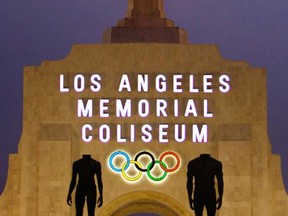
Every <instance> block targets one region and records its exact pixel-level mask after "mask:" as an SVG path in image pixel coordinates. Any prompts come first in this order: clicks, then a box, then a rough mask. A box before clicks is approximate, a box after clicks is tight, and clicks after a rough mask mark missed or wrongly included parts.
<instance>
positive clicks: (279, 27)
mask: <svg viewBox="0 0 288 216" xmlns="http://www.w3.org/2000/svg"><path fill="white" fill-rule="evenodd" d="M126 9H127V0H61V1H59V0H49V1H43V0H25V1H19V0H18V1H17V0H1V6H0V77H1V78H0V192H1V191H2V190H3V187H4V185H5V181H6V176H7V167H8V165H7V161H8V154H9V153H16V152H17V145H18V142H19V140H20V136H21V131H22V111H23V110H22V109H23V98H22V93H23V92H22V89H23V83H22V82H23V66H24V65H39V64H40V63H41V62H42V61H44V60H59V59H62V58H65V56H67V55H68V53H69V52H70V49H71V46H72V45H73V44H75V43H100V42H101V38H102V33H103V32H104V30H105V29H106V28H108V27H110V26H114V25H115V24H116V21H117V20H119V19H120V18H123V17H124V14H125V12H126ZM165 12H166V17H167V18H169V19H172V20H174V21H175V23H176V25H177V26H179V27H182V28H184V29H186V30H187V32H188V34H189V40H190V43H194V44H218V46H219V49H220V51H221V53H222V55H223V56H224V57H225V58H227V59H231V60H243V61H247V62H249V63H250V65H251V66H254V67H265V68H266V69H267V94H268V135H269V138H270V141H271V144H272V151H273V153H274V154H281V156H282V173H283V177H284V181H285V184H286V190H288V148H287V146H288V112H287V111H288V85H287V81H288V70H287V69H288V1H287V0H166V1H165Z"/></svg>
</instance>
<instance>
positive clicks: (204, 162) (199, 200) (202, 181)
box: [186, 154, 224, 216]
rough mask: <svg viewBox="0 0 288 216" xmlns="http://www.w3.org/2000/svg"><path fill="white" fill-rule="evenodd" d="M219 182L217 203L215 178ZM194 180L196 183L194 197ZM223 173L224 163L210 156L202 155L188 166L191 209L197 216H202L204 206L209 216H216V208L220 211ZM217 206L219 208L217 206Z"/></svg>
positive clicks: (188, 190) (188, 189)
mask: <svg viewBox="0 0 288 216" xmlns="http://www.w3.org/2000/svg"><path fill="white" fill-rule="evenodd" d="M215 176H216V178H217V182H218V194H219V198H218V199H217V201H216V192H215V188H214V178H215ZM193 179H194V182H195V190H194V196H193V198H192V194H193ZM223 185H224V183H223V173H222V163H221V162H220V161H218V160H216V159H214V158H212V157H210V155H209V154H201V155H200V157H197V158H195V159H194V160H192V161H190V162H189V164H188V172H187V185H186V186H187V192H188V200H189V204H190V208H191V209H192V210H194V211H195V215H196V216H202V214H203V209H204V206H205V207H206V210H207V215H208V216H215V213H216V208H217V209H218V210H219V209H220V208H221V205H222V197H223ZM216 205H217V206H216Z"/></svg>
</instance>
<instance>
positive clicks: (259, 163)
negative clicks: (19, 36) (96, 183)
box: [0, 0, 288, 216]
mask: <svg viewBox="0 0 288 216" xmlns="http://www.w3.org/2000/svg"><path fill="white" fill-rule="evenodd" d="M113 28H114V29H113ZM113 28H112V30H111V29H110V30H108V31H107V32H106V34H104V42H106V43H110V44H87V45H74V46H73V47H72V50H71V53H70V54H69V55H68V56H67V57H66V58H65V59H62V60H59V61H44V62H42V64H41V65H40V66H29V67H25V68H24V113H23V132H22V136H21V140H20V143H19V146H18V153H17V154H13V155H10V158H9V173H8V179H7V184H6V187H5V190H4V192H3V194H2V195H1V197H0V215H1V216H38V215H39V216H50V215H53V216H68V215H75V206H74V202H73V206H72V207H71V208H70V207H69V206H68V205H67V204H66V197H67V193H68V188H69V182H70V179H71V168H72V163H73V162H74V161H75V160H77V159H79V158H81V156H82V155H83V154H90V155H91V156H92V157H93V158H95V159H96V160H98V161H99V162H101V164H102V175H103V185H104V193H103V196H104V205H103V207H102V208H101V209H97V210H96V214H97V215H100V216H127V215H130V214H132V213H138V212H152V213H157V214H159V215H163V216H185V215H193V214H194V213H193V212H192V210H191V209H190V207H189V204H188V198H187V192H186V173H187V164H188V163H189V161H190V160H192V159H194V158H196V157H198V156H199V155H200V154H202V153H209V154H210V155H211V156H212V157H214V158H216V159H217V160H220V161H221V162H222V164H223V173H224V197H223V206H222V208H221V209H220V211H219V214H218V215H223V216H235V215H239V216H243V215H245V216H249V215H250V216H279V215H281V216H287V215H288V213H287V208H288V197H287V194H286V192H285V190H284V186H283V182H282V176H281V170H280V163H281V161H280V157H279V156H277V155H273V154H272V153H271V145H270V142H269V138H268V135H267V98H266V72H265V69H263V68H252V67H251V66H249V64H248V63H247V62H236V61H230V60H227V59H224V58H223V57H222V56H221V54H220V53H219V50H218V48H217V46H215V45H192V44H187V37H186V34H185V32H184V31H182V30H180V29H179V28H178V27H174V24H173V22H172V21H170V20H167V19H166V18H165V17H164V11H163V1H160V0H145V1H144V0H143V1H139V0H129V7H128V12H127V15H126V17H125V18H124V19H122V20H120V21H119V22H118V24H117V26H116V27H113ZM155 32H156V33H157V34H155ZM169 32H170V33H169ZM171 32H172V33H171ZM143 38H144V39H143ZM116 42H117V43H116ZM135 42H141V43H135ZM148 42H149V43H148ZM93 75H96V78H95V77H94V78H92V77H93ZM145 76H147V77H148V83H149V85H148V86H146V87H147V88H148V89H147V90H146V89H145V85H142V86H141V85H138V84H139V83H141V82H143V80H144V78H143V77H145ZM99 77H101V80H100V79H99ZM123 77H126V78H128V80H126V81H124V82H123V83H122V81H123ZM139 77H142V78H143V80H142V81H141V79H138V78H139ZM159 77H160V78H159ZM221 77H222V78H223V77H224V78H225V79H224V80H223V79H222V78H221ZM227 78H228V79H227ZM221 79H222V81H221ZM124 80H125V79H124ZM128 81H129V84H131V85H128V84H127V83H128ZM160 81H161V82H160ZM82 82H83V83H82ZM120 83H122V85H120ZM191 83H192V84H191ZM82 84H83V85H82ZM99 84H100V85H101V88H99ZM91 86H92V87H91ZM120 86H122V88H120ZM139 86H140V87H139ZM163 86H166V87H163ZM82 87H83V89H82ZM130 87H131V90H130V89H129V88H130ZM97 88H98V89H97ZM138 88H139V89H138ZM159 89H160V90H159ZM197 91H199V92H197ZM117 99H118V102H117ZM129 100H130V101H131V107H132V108H131V109H132V111H131V116H129V115H128V114H127V112H126V116H125V114H123V115H124V116H122V117H120V116H121V114H119V113H117V110H116V107H117V103H118V105H119V103H122V105H123V104H124V103H125V101H129ZM79 101H80V103H79ZM101 101H102V102H101ZM119 101H120V102H119ZM140 101H142V102H143V101H146V103H148V104H149V105H150V106H149V107H148V108H149V113H148V114H147V115H144V114H143V113H142V114H143V115H141V112H140V114H139V110H141V108H143V107H142V106H145V104H144V103H143V104H142V105H141V106H139V104H140ZM188 101H189V102H191V101H193V103H188ZM90 102H91V104H90V106H93V110H92V111H91V113H90V112H89V111H90V110H89V109H87V110H85V108H84V107H85V105H86V108H87V107H88V105H87V104H89V103H90ZM81 103H82V105H83V107H82V108H83V109H81V108H79V107H81ZM101 103H102V104H101ZM79 104H80V105H79ZM157 104H158V105H157ZM175 104H176V105H175ZM177 104H178V105H179V109H178V108H177V107H178V106H177ZM188 104H189V105H188ZM123 106H124V105H123ZM139 107H140V108H139ZM148 108H147V107H146V110H144V111H143V110H142V111H143V112H145V111H147V110H148ZM79 110H80V111H81V112H78V111H79ZM137 110H138V112H137ZM126 111H127V110H126ZM85 112H86V114H85ZM186 112H187V113H186ZM90 114H91V116H89V115H90ZM186 114H187V115H186ZM119 115H120V116H119ZM84 116H86V117H84ZM127 116H128V117H127ZM143 116H145V117H143ZM85 125H88V126H89V127H88V129H87V128H86V129H85V128H84V132H87V134H85V133H83V126H85ZM102 125H106V126H107V127H109V129H110V132H111V137H109V139H107V140H106V141H107V142H105V143H104V142H101V138H100V137H101V136H102V138H103V137H105V138H107V137H108V135H107V134H109V133H108V131H107V130H106V131H105V132H106V133H101V132H99V131H100V127H101V126H102ZM131 125H132V126H131ZM143 125H149V126H150V127H151V130H152V131H151V133H150V134H148V135H147V134H144V133H143V131H141V126H143ZM175 125H178V126H180V125H184V126H186V129H185V131H186V134H185V139H184V140H181V138H183V137H184V135H183V133H182V132H183V131H184V129H182V128H181V131H180V129H179V128H178V129H179V130H178V132H176V131H177V130H176V126H175ZM118 126H119V127H120V128H121V132H119V130H118ZM160 126H164V129H163V128H162V129H161V128H160ZM194 126H195V127H196V128H198V135H199V136H197V133H196V132H197V131H196V132H195V130H196V129H195V128H194ZM90 127H91V128H92V129H91V128H90ZM107 127H106V129H107ZM205 127H206V128H207V131H206V132H207V133H205V132H204V134H206V135H207V136H204V135H203V134H202V130H201V132H199V130H200V129H199V128H202V129H203V128H205ZM139 128H140V129H139ZM192 129H193V130H192ZM117 131H118V132H119V133H118V135H117V133H116V132H117ZM194 132H195V134H196V135H195V134H194ZM200 133H201V134H200ZM119 134H120V135H119ZM160 134H161V135H160ZM179 134H181V135H179ZM149 135H150V136H152V140H149V142H148V143H146V142H145V140H144V139H143V136H144V137H145V136H146V138H148V137H149ZM194 135H195V136H196V139H193V138H195V137H194ZM201 135H203V136H202V137H201ZM175 137H177V139H176V138H175ZM90 138H92V139H91V140H86V141H89V142H88V143H87V142H85V139H90ZM206 139H207V140H206ZM180 140H181V141H180ZM102 141H103V139H102ZM120 150H121V151H126V152H127V153H129V155H130V159H131V160H132V159H133V157H134V156H135V155H136V154H137V153H139V152H142V151H149V152H151V153H152V154H153V155H154V156H155V157H156V159H158V158H159V156H160V155H161V154H162V153H163V152H166V151H173V152H176V153H177V154H178V155H179V157H180V160H181V165H180V167H179V168H178V170H177V171H176V172H174V173H169V174H168V175H167V178H166V179H165V180H163V182H153V181H150V180H149V179H148V178H147V175H146V173H143V174H142V175H143V176H142V177H141V179H139V180H137V181H135V182H132V181H127V180H126V179H125V178H123V177H121V175H120V174H119V173H115V172H113V171H112V170H111V168H110V165H109V158H110V155H111V154H112V153H113V152H115V151H120ZM144 159H145V158H144ZM163 161H165V163H166V164H167V166H168V167H169V168H171V167H173V166H175V163H176V162H175V160H172V159H171V157H170V156H168V157H165V159H163ZM122 162H123V161H122ZM116 163H118V162H116ZM119 163H120V162H119ZM141 163H143V162H141ZM143 164H144V166H147V161H146V162H145V160H144V163H143ZM145 164H146V165H145ZM136 172H137V170H136ZM157 172H158V173H160V175H162V174H161V172H163V171H161V170H159V165H158V171H156V173H153V175H158V174H157ZM127 173H128V175H132V176H133V175H134V176H135V175H136V174H135V170H134V171H133V170H132V171H131V172H130V171H127ZM216 186H217V185H216ZM73 197H74V195H73ZM85 213H86V212H85ZM205 215H206V214H205Z"/></svg>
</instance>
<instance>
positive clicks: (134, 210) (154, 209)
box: [99, 191, 190, 216]
mask: <svg viewBox="0 0 288 216" xmlns="http://www.w3.org/2000/svg"><path fill="white" fill-rule="evenodd" d="M99 215H100V216H142V215H143V216H150V215H151V216H186V215H187V216H188V215H190V214H189V212H188V211H187V209H186V208H185V207H184V206H183V205H182V204H180V203H179V202H178V201H176V200H175V199H173V198H171V197H169V196H167V195H166V194H162V193H159V192H155V191H136V192H131V193H128V194H124V195H122V196H120V197H118V198H116V199H114V200H112V201H111V202H110V203H108V205H106V206H105V208H103V209H102V211H101V212H100V214H99Z"/></svg>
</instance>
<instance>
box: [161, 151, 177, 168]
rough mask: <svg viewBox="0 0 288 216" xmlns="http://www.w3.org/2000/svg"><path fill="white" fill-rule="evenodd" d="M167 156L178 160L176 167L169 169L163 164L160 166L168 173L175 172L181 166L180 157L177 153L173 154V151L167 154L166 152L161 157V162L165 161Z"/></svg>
mask: <svg viewBox="0 0 288 216" xmlns="http://www.w3.org/2000/svg"><path fill="white" fill-rule="evenodd" d="M166 155H173V156H174V157H175V158H176V160H177V163H176V165H175V167H173V168H170V169H167V167H164V166H163V165H162V164H160V166H161V168H162V169H163V170H164V171H166V172H174V171H175V170H177V169H178V167H179V166H180V163H181V162H180V157H179V155H178V154H176V153H175V152H172V151H167V152H164V153H163V154H162V155H161V156H160V161H163V158H164V157H165V156H166Z"/></svg>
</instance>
